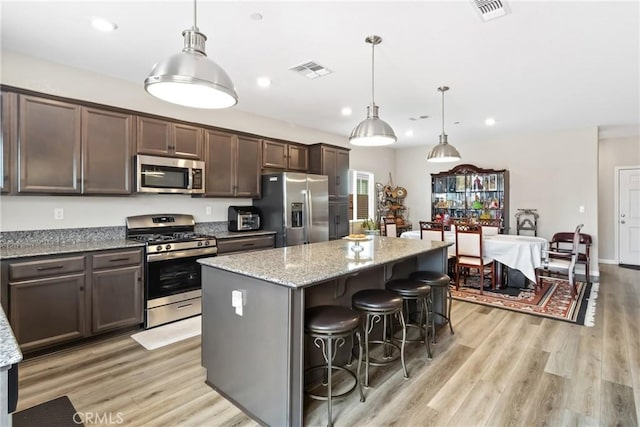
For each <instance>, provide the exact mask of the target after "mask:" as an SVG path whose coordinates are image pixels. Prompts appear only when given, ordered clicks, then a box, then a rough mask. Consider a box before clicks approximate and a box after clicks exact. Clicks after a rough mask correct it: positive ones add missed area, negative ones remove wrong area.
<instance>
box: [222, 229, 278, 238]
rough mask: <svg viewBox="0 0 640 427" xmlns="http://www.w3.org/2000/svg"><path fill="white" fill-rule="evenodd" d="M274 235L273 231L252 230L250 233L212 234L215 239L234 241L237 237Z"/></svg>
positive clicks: (227, 232)
mask: <svg viewBox="0 0 640 427" xmlns="http://www.w3.org/2000/svg"><path fill="white" fill-rule="evenodd" d="M269 234H276V232H275V231H269V230H252V231H216V232H214V233H213V235H214V236H216V239H235V238H239V237H252V236H264V235H269Z"/></svg>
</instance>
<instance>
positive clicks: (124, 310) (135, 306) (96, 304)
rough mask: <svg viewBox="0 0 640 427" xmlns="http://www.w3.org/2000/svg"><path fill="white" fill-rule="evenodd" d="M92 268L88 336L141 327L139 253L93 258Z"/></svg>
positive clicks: (140, 261)
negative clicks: (117, 329) (132, 326)
mask: <svg viewBox="0 0 640 427" xmlns="http://www.w3.org/2000/svg"><path fill="white" fill-rule="evenodd" d="M92 264H93V273H92V274H91V332H92V333H94V334H96V333H99V332H105V331H108V330H111V329H116V328H120V327H125V326H131V325H135V324H138V323H142V320H143V319H142V311H143V289H142V283H143V282H142V274H143V268H142V254H141V251H140V250H135V251H118V252H108V253H105V254H97V255H93V263H92ZM103 266H104V267H103Z"/></svg>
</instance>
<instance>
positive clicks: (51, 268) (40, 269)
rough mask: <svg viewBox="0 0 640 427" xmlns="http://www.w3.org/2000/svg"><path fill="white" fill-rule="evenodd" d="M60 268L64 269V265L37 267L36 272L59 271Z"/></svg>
mask: <svg viewBox="0 0 640 427" xmlns="http://www.w3.org/2000/svg"><path fill="white" fill-rule="evenodd" d="M61 268H64V265H52V266H51V267H38V271H46V270H59V269H61Z"/></svg>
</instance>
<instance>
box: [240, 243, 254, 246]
mask: <svg viewBox="0 0 640 427" xmlns="http://www.w3.org/2000/svg"><path fill="white" fill-rule="evenodd" d="M255 245H256V244H255V243H244V244H243V245H242V246H255Z"/></svg>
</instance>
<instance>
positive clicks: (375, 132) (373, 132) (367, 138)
mask: <svg viewBox="0 0 640 427" xmlns="http://www.w3.org/2000/svg"><path fill="white" fill-rule="evenodd" d="M365 42H367V43H370V44H371V105H369V106H368V107H367V118H366V119H364V120H363V121H361V122H360V123H358V125H357V126H356V127H355V128H354V129H353V130H352V131H351V135H349V142H350V143H351V144H353V145H360V146H368V147H376V146H382V145H390V144H393V143H394V142H396V141H397V138H396V134H395V133H394V132H393V129H392V128H391V126H389V124H388V123H387V122H385V121H384V120H382V119H380V117H379V116H378V106H377V105H376V103H375V101H374V99H375V98H374V93H375V92H374V66H373V65H374V47H375V45H377V44H380V43H381V42H382V38H381V37H379V36H369V37H367V38H366V39H365Z"/></svg>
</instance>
